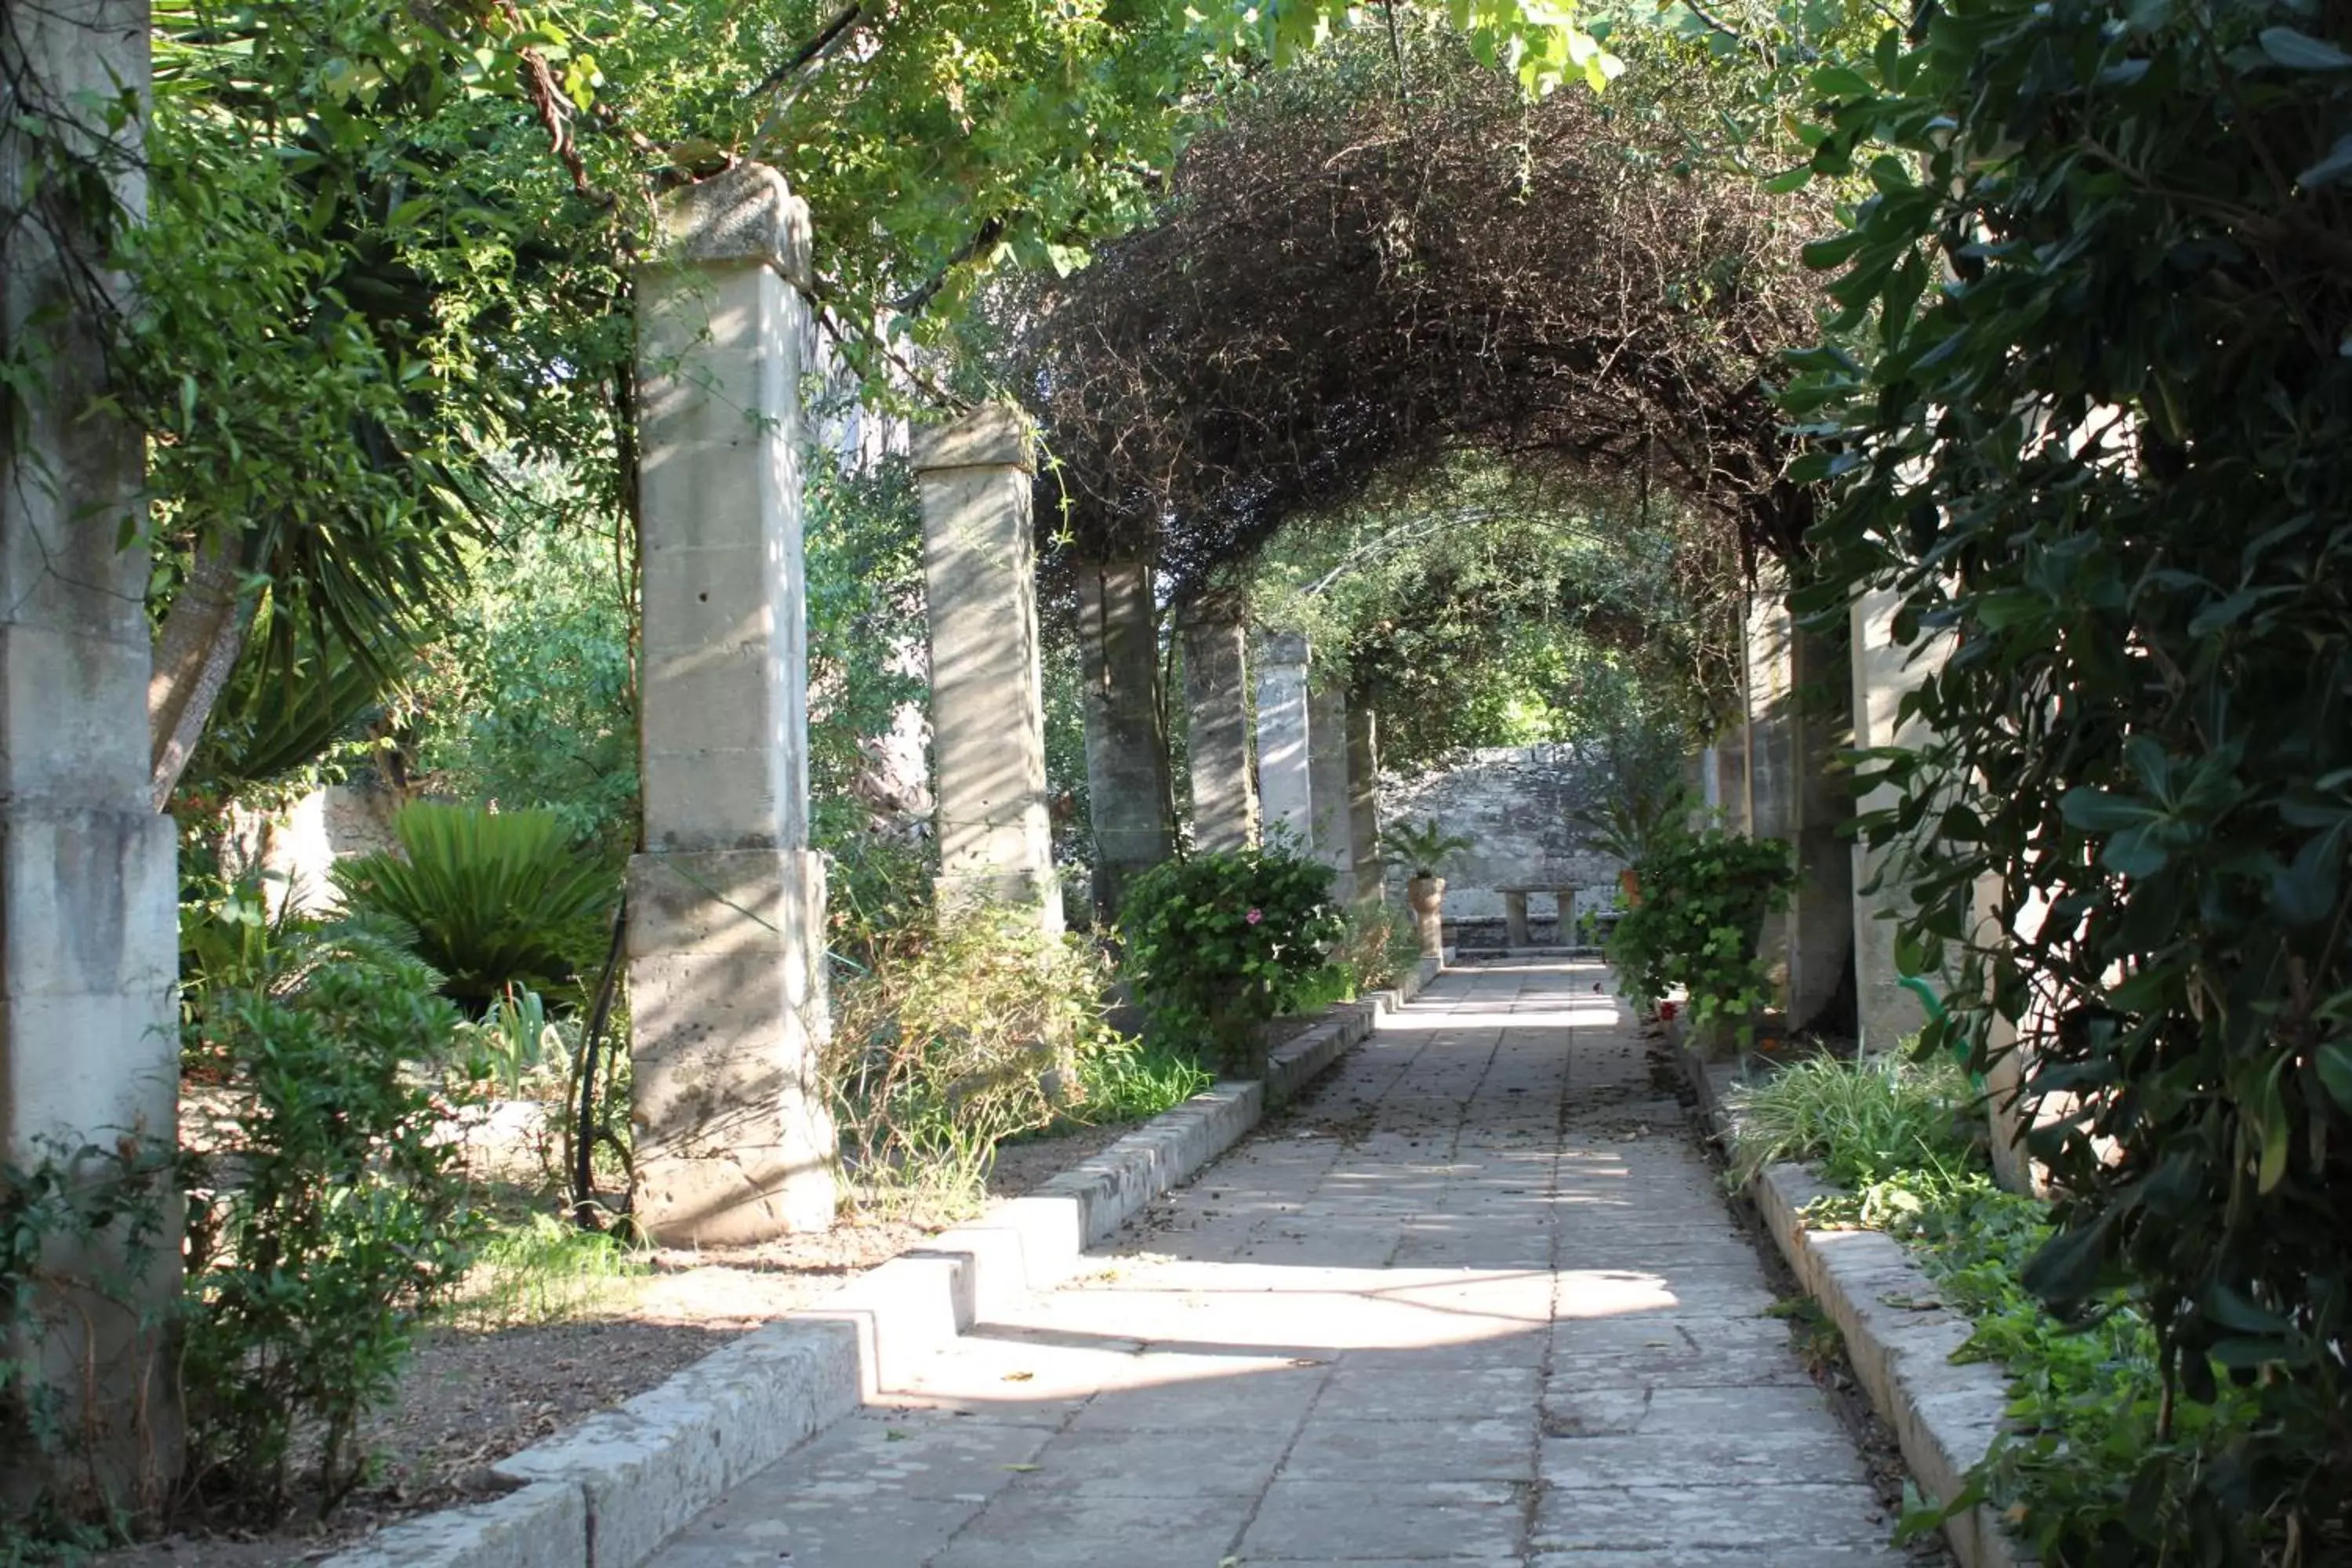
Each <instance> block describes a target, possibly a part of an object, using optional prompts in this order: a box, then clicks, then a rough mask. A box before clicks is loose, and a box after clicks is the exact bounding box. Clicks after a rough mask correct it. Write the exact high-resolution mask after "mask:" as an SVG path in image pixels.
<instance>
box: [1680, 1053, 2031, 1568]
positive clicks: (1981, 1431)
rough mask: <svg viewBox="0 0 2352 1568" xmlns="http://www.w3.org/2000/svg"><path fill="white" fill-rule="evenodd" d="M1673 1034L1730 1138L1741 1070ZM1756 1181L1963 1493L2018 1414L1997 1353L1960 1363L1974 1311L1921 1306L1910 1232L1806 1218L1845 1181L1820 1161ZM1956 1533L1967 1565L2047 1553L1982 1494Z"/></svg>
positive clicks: (1922, 1467) (1939, 1467) (1929, 1461)
mask: <svg viewBox="0 0 2352 1568" xmlns="http://www.w3.org/2000/svg"><path fill="white" fill-rule="evenodd" d="M1670 1033H1672V1034H1673V1036H1674V1037H1675V1057H1676V1058H1677V1059H1679V1060H1680V1062H1681V1064H1682V1068H1683V1072H1684V1075H1685V1077H1686V1078H1688V1079H1690V1083H1691V1087H1692V1089H1695V1090H1696V1092H1697V1095H1698V1099H1699V1105H1700V1108H1701V1110H1704V1111H1705V1112H1706V1118H1707V1121H1708V1122H1709V1124H1710V1125H1711V1126H1712V1127H1713V1128H1714V1129H1715V1131H1716V1132H1717V1135H1718V1136H1720V1137H1722V1138H1723V1139H1724V1140H1725V1141H1726V1142H1728V1141H1729V1139H1730V1135H1731V1130H1732V1123H1733V1118H1732V1114H1731V1111H1730V1109H1729V1107H1728V1106H1727V1104H1726V1103H1725V1100H1724V1091H1725V1090H1726V1089H1728V1088H1729V1087H1730V1086H1731V1084H1733V1083H1735V1082H1737V1081H1738V1068H1736V1067H1734V1066H1733V1065H1732V1064H1730V1063H1727V1062H1708V1061H1705V1060H1702V1059H1701V1058H1699V1057H1698V1056H1697V1054H1696V1053H1695V1052H1693V1051H1692V1050H1691V1049H1690V1048H1689V1047H1687V1046H1686V1045H1685V1043H1684V1040H1683V1038H1682V1034H1683V1031H1681V1030H1680V1029H1678V1028H1677V1029H1673V1030H1671V1031H1670ZM1837 1191H1838V1189H1837V1188H1836V1187H1834V1186H1832V1184H1829V1183H1827V1182H1824V1181H1822V1179H1821V1177H1820V1176H1819V1175H1818V1174H1817V1173H1815V1172H1813V1171H1812V1170H1811V1169H1810V1168H1808V1167H1806V1166H1803V1165H1797V1164H1780V1165H1768V1166H1766V1167H1765V1168H1764V1169H1763V1170H1762V1171H1761V1172H1759V1173H1758V1174H1757V1176H1756V1179H1755V1180H1754V1181H1752V1182H1750V1183H1749V1184H1748V1194H1749V1195H1750V1196H1752V1197H1753V1198H1754V1199H1755V1200H1756V1207H1757V1210H1758V1212H1759V1213H1760V1214H1761V1215H1763V1216H1764V1223H1765V1225H1766V1226H1767V1227H1768V1228H1769V1230H1770V1231H1771V1233H1772V1239H1773V1240H1774V1241H1775V1242H1776V1243H1778V1244H1779V1246H1780V1255H1781V1256H1782V1257H1783V1258H1787V1259H1788V1261H1789V1268H1790V1270H1791V1271H1792V1272H1794V1273H1795V1275H1796V1276H1797V1280H1798V1282H1799V1283H1800V1284H1801V1285H1802V1286H1803V1287H1804V1288H1805V1289H1806V1291H1807V1292H1808V1293H1809V1294H1811V1296H1812V1298H1813V1299H1814V1300H1816V1301H1818V1302H1820V1303H1821V1305H1822V1310H1823V1311H1825V1312H1827V1313H1828V1314H1829V1318H1830V1321H1832V1322H1833V1323H1835V1324H1836V1325H1837V1328H1838V1332H1839V1334H1840V1335H1841V1336H1843V1339H1844V1342H1845V1350H1846V1357H1847V1359H1848V1360H1849V1361H1851V1362H1852V1363H1853V1370H1854V1375H1855V1376H1856V1377H1857V1378H1859V1379H1860V1380H1861V1383H1862V1386H1863V1388H1864V1392H1866V1393H1867V1394H1869V1395H1870V1402H1871V1404H1872V1405H1874V1406H1875V1407H1876V1409H1877V1411H1878V1414H1879V1416H1880V1418H1881V1419H1883V1420H1884V1421H1885V1423H1886V1424H1887V1425H1888V1426H1891V1427H1893V1428H1894V1430H1895V1442H1896V1444H1897V1446H1898V1447H1901V1449H1902V1450H1903V1460H1904V1463H1905V1464H1906V1465H1907V1466H1909V1467H1910V1470H1911V1474H1912V1477H1913V1479H1916V1481H1917V1482H1918V1483H1919V1488H1920V1489H1921V1490H1922V1491H1924V1492H1925V1493H1927V1495H1928V1496H1930V1497H1934V1498H1938V1499H1941V1498H1948V1497H1952V1496H1954V1495H1956V1494H1957V1493H1958V1492H1959V1490H1960V1489H1962V1488H1963V1487H1964V1486H1966V1485H1967V1481H1968V1472H1969V1470H1970V1469H1972V1468H1975V1466H1976V1465H1977V1464H1978V1463H1979V1461H1981V1460H1982V1459H1983V1458H1984V1457H1985V1454H1986V1452H1987V1451H1988V1450H1989V1449H1990V1447H1991V1446H1992V1440H1993V1437H1994V1436H1995V1435H1997V1434H1998V1433H1999V1432H2000V1429H2001V1426H2002V1424H2003V1422H2004V1421H2005V1420H2006V1418H2007V1414H2008V1409H2009V1378H2008V1375H2007V1374H2006V1373H2003V1372H2002V1371H2001V1369H2000V1367H1998V1366H1995V1365H1993V1364H1991V1363H1985V1362H1969V1363H1954V1362H1953V1360H1952V1356H1953V1354H1954V1353H1955V1352H1958V1350H1959V1348H1960V1346H1961V1345H1962V1344H1964V1343H1966V1342H1967V1341H1968V1338H1969V1331H1970V1326H1969V1321H1968V1320H1967V1319H1966V1318H1964V1317H1962V1316H1960V1315H1959V1314H1958V1313H1957V1312H1952V1311H1948V1310H1945V1309H1944V1308H1942V1307H1940V1306H1937V1307H1926V1306H1923V1305H1921V1303H1926V1302H1932V1301H1935V1300H1937V1299H1938V1298H1937V1291H1936V1287H1935V1285H1934V1283H1933V1282H1932V1281H1931V1280H1929V1279H1928V1278H1927V1275H1926V1274H1925V1273H1924V1272H1922V1271H1921V1270H1920V1268H1919V1267H1918V1265H1916V1264H1915V1263H1913V1262H1912V1261H1911V1258H1910V1255H1909V1254H1908V1253H1907V1252H1906V1250H1905V1249H1904V1247H1903V1244H1902V1243H1901V1242H1899V1241H1896V1240H1895V1238H1894V1237H1891V1236H1888V1235H1886V1234H1885V1232H1883V1231H1874V1230H1820V1229H1815V1228H1812V1227H1810V1226H1807V1225H1806V1224H1805V1221H1804V1210H1805V1207H1806V1205H1810V1204H1811V1203H1812V1202H1813V1201H1814V1200H1815V1199H1817V1198H1822V1197H1826V1196H1829V1195H1831V1194H1834V1193H1836V1192H1837ZM1944 1538H1945V1539H1946V1540H1947V1541H1948V1542H1950V1544H1951V1548H1952V1552H1953V1554H1954V1555H1955V1556H1957V1557H1958V1559H1959V1560H1960V1563H1961V1564H1962V1568H2034V1564H2035V1563H2036V1562H2037V1559H2036V1558H2035V1557H2034V1555H2033V1554H2032V1552H2030V1551H2029V1550H2027V1548H2026V1547H2025V1546H2023V1545H2022V1544H2021V1543H2020V1542H2017V1541H2016V1540H2014V1539H2013V1538H2012V1537H2011V1536H2010V1534H2009V1533H2008V1531H2005V1530H2003V1529H2002V1528H2001V1524H2000V1515H1999V1514H1997V1513H1996V1512H1995V1511H1994V1510H1992V1509H1991V1508H1990V1507H1989V1506H1987V1505H1985V1504H1982V1503H1979V1505H1977V1506H1976V1507H1975V1508H1972V1509H1970V1510H1968V1512H1967V1513H1965V1514H1962V1515H1960V1516H1959V1517H1958V1518H1955V1519H1951V1520H1948V1521H1945V1524H1944Z"/></svg>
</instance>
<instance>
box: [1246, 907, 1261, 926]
mask: <svg viewBox="0 0 2352 1568" xmlns="http://www.w3.org/2000/svg"><path fill="white" fill-rule="evenodd" d="M1242 918H1243V919H1244V920H1245V921H1249V923H1250V924H1252V925H1255V924H1257V922H1258V921H1262V920H1264V919H1265V910H1251V911H1250V912H1249V913H1248V914H1246V915H1244V916H1243V917H1242Z"/></svg>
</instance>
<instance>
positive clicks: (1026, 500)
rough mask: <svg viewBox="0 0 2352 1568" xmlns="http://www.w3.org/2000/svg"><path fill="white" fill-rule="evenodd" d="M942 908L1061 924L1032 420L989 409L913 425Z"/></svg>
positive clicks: (1003, 408) (1051, 926)
mask: <svg viewBox="0 0 2352 1568" xmlns="http://www.w3.org/2000/svg"><path fill="white" fill-rule="evenodd" d="M914 467H915V478H916V483H917V485H918V487H919V489H920V490H921V494H922V505H923V584H924V595H925V605H926V607H927V610H928V614H929V626H930V655H931V661H930V670H931V756H932V766H933V776H934V777H935V778H936V779H937V781H938V783H937V785H936V788H935V789H934V791H933V798H934V801H935V803H936V810H935V813H934V816H933V822H934V824H935V829H936V832H937V834H938V838H939V846H940V875H939V900H940V907H941V908H942V909H946V908H953V907H956V906H958V905H971V904H974V903H997V904H1023V905H1027V906H1030V907H1033V908H1034V909H1036V910H1038V911H1039V915H1040V919H1041V920H1042V921H1043V924H1044V926H1045V930H1046V931H1060V930H1061V929H1062V898H1061V889H1060V887H1059V885H1058V884H1057V883H1056V882H1055V877H1054V829H1053V821H1052V818H1051V816H1050V815H1049V813H1048V810H1047V805H1046V798H1045V695H1044V689H1045V688H1044V680H1043V678H1042V675H1041V671H1040V666H1039V659H1038V650H1037V549H1036V540H1035V533H1034V529H1033V528H1032V526H1031V520H1030V507H1031V491H1032V489H1033V487H1034V479H1035V475H1036V471H1037V468H1036V457H1035V450H1034V443H1033V441H1032V439H1031V437H1030V432H1029V424H1028V421H1027V420H1026V418H1024V416H1022V414H1021V413H1020V411H1019V410H1017V409H1013V408H1009V407H1006V406H1003V405H990V406H988V407H984V408H981V409H978V410H975V411H974V412H972V413H971V414H968V415H966V416H964V417H962V418H961V419H959V420H957V421H956V422H955V423H953V424H951V425H945V426H933V427H930V428H927V429H924V430H921V431H919V432H918V433H917V435H916V437H915V442H914Z"/></svg>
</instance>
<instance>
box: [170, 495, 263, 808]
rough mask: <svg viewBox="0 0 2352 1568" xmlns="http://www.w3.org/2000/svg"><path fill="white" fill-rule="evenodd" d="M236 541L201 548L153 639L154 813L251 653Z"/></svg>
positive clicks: (249, 606)
mask: <svg viewBox="0 0 2352 1568" xmlns="http://www.w3.org/2000/svg"><path fill="white" fill-rule="evenodd" d="M238 543H239V542H238V541H237V540H236V539H234V538H210V539H206V540H205V541H203V542H201V543H199V544H198V545H197V546H196V559H195V565H194V569H193V570H192V571H190V573H189V574H188V580H187V582H186V583H185V584H183V585H182V586H181V589H180V592H179V593H178V595H175V596H174V597H173V600H172V607H171V608H170V609H169V610H167V611H165V612H164V614H163V627H162V629H161V630H159V631H158V632H157V633H156V634H155V669H154V673H153V674H152V675H151V676H150V677H149V678H148V680H147V731H148V734H149V737H150V744H151V746H152V752H151V756H152V772H153V784H152V794H153V796H154V800H155V809H156V810H157V811H161V810H163V807H164V806H165V805H167V804H168V803H169V802H170V801H171V798H172V791H173V790H174V789H176V788H177V787H178V786H179V783H180V775H181V774H182V773H184V772H186V771H187V766H188V759H189V758H190V757H191V756H193V755H194V754H195V750H196V742H197V741H198V740H199V739H201V738H202V737H203V735H204V732H205V723H206V721H209V720H210V719H211V718H212V714H213V708H214V705H215V704H216V703H217V702H219V700H220V695H221V693H222V691H224V690H225V689H227V686H228V678H229V674H230V672H231V671H232V670H234V669H236V659H237V655H239V654H240V653H242V652H244V651H245V635H246V631H247V628H248V627H250V626H252V624H253V595H250V594H247V593H245V592H243V591H242V588H243V583H242V578H243V576H244V573H243V569H242V563H241V562H240V560H239V552H238Z"/></svg>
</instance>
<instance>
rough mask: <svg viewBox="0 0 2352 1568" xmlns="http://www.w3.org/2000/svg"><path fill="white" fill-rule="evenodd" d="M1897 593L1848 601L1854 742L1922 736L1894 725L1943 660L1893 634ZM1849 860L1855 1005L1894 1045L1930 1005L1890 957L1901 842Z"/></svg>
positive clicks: (1879, 803)
mask: <svg viewBox="0 0 2352 1568" xmlns="http://www.w3.org/2000/svg"><path fill="white" fill-rule="evenodd" d="M1900 602H1901V601H1900V597H1899V595H1896V593H1895V591H1894V590H1893V589H1891V588H1872V589H1867V590H1864V592H1862V593H1860V594H1858V595H1855V597H1854V601H1853V612H1852V614H1853V644H1852V646H1853V743H1854V745H1855V747H1856V748H1857V749H1862V750H1868V749H1872V748H1876V747H1885V746H1916V745H1919V744H1921V743H1922V742H1924V741H1925V740H1926V739H1927V737H1926V735H1925V734H1924V733H1922V732H1921V731H1920V730H1919V727H1918V726H1917V724H1916V722H1913V723H1909V724H1905V725H1902V726H1897V724H1896V723H1895V714H1896V712H1897V710H1899V709H1900V708H1901V706H1902V702H1903V698H1904V695H1905V694H1906V692H1908V691H1910V690H1911V689H1913V688H1914V687H1916V686H1917V685H1918V684H1919V682H1920V681H1922V680H1923V679H1926V678H1927V674H1928V672H1929V671H1930V670H1931V669H1932V668H1934V667H1935V665H1936V664H1937V663H1938V662H1940V661H1941V659H1942V658H1943V651H1942V649H1941V647H1940V646H1937V647H1929V648H1926V649H1920V650H1916V652H1915V650H1914V649H1913V648H1912V647H1909V646H1907V645H1905V644H1900V643H1897V642H1896V641H1895V610H1896V608H1897V606H1898V605H1899V604H1900ZM1895 795H1896V792H1895V787H1894V786H1893V785H1892V784H1879V785H1876V786H1875V787H1874V788H1873V789H1872V790H1870V791H1869V792H1868V793H1867V794H1866V795H1862V796H1861V797H1860V798H1858V799H1856V801H1855V802H1854V808H1855V809H1856V810H1857V811H1864V812H1866V811H1874V810H1877V809H1880V808H1881V807H1883V806H1886V805H1893V804H1894V801H1895ZM1849 853H1850V854H1851V855H1852V857H1853V978H1854V1008H1855V1013H1856V1021H1857V1025H1858V1027H1859V1030H1860V1034H1861V1038H1862V1044H1863V1048H1864V1049H1865V1050H1873V1051H1880V1050H1892V1049H1893V1048H1894V1047H1895V1046H1896V1045H1897V1044H1899V1043H1900V1042H1901V1040H1902V1038H1903V1037H1905V1036H1906V1035H1910V1034H1914V1033H1916V1032H1917V1030H1918V1028H1919V1026H1920V1025H1922V1024H1924V1023H1925V1022H1927V1013H1926V1011H1925V1009H1923V1008H1922V1007H1921V1005H1920V1004H1919V1000H1918V998H1917V997H1916V996H1915V995H1913V994H1911V993H1910V992H1909V991H1907V990H1906V989H1905V988H1904V987H1903V985H1902V984H1901V980H1902V972H1901V971H1900V969H1898V968H1897V967H1896V965H1895V916H1896V914H1897V913H1898V912H1900V911H1901V910H1903V909H1904V908H1906V899H1905V897H1904V893H1903V883H1902V874H1903V868H1902V853H1901V849H1900V847H1899V846H1890V847H1886V848H1883V849H1872V848H1870V847H1868V846H1866V845H1864V844H1862V843H1860V842H1858V841H1857V842H1856V843H1855V844H1854V845H1853V847H1852V848H1851V850H1850V851H1849Z"/></svg>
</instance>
